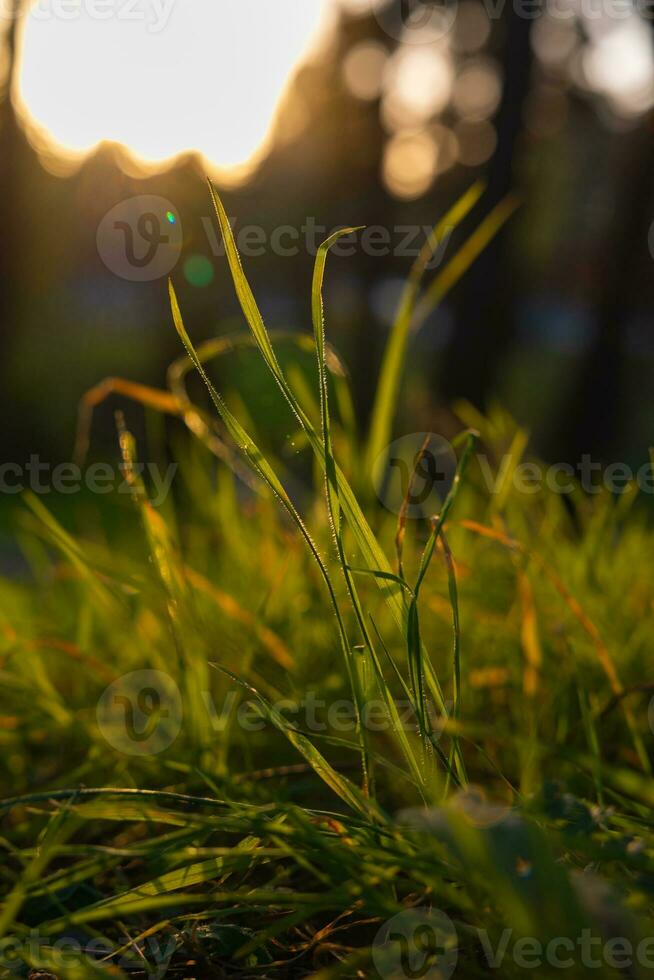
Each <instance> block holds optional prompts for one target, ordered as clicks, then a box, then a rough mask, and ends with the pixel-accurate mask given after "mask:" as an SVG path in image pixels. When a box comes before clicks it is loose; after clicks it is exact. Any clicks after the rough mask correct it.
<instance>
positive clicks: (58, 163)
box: [0, 0, 654, 465]
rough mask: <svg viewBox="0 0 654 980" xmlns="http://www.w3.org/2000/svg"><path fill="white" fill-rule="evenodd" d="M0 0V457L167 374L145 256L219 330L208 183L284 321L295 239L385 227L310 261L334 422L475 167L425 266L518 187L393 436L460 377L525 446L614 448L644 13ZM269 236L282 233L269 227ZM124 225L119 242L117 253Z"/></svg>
mask: <svg viewBox="0 0 654 980" xmlns="http://www.w3.org/2000/svg"><path fill="white" fill-rule="evenodd" d="M0 8H1V9H2V13H1V14H0V31H1V32H2V48H1V50H0V77H1V83H2V90H1V102H0V130H1V136H0V139H1V143H0V215H1V218H2V221H1V224H0V227H1V229H2V237H1V238H0V402H1V408H2V420H3V424H2V442H3V453H2V455H3V458H4V459H5V460H12V461H17V462H18V463H19V464H22V463H23V462H24V461H25V460H27V459H28V458H29V457H30V455H31V454H39V455H40V457H41V458H42V459H43V460H46V461H47V462H49V463H51V464H52V465H54V464H55V463H57V462H58V461H61V460H68V459H70V456H71V451H72V445H73V440H74V434H75V419H76V413H77V406H78V403H79V400H80V397H81V396H82V395H83V393H84V392H85V391H86V390H87V389H89V388H90V387H91V386H93V385H94V384H96V383H97V382H99V381H100V380H101V379H103V378H104V377H107V376H120V377H126V378H129V379H132V380H135V381H139V382H141V383H144V384H150V385H155V386H163V385H164V384H165V372H166V368H167V366H168V364H169V363H170V361H172V360H173V359H174V358H175V357H177V356H178V355H179V353H180V349H179V342H178V339H177V337H176V335H175V332H174V330H173V327H172V324H171V318H170V314H169V308H168V301H167V295H166V275H167V274H168V272H170V273H171V275H172V277H173V280H174V282H175V284H176V287H177V290H178V293H179V295H180V300H181V304H182V308H183V310H184V314H185V320H186V323H187V327H188V328H189V331H190V332H191V334H192V336H193V337H194V338H195V339H198V340H200V339H202V338H204V337H210V336H214V335H215V334H216V333H221V332H226V331H229V330H237V329H242V327H243V323H242V320H241V318H240V317H239V313H238V306H237V303H236V300H235V297H234V294H233V288H232V286H231V282H230V278H229V275H228V270H227V264H226V262H225V259H224V258H223V257H221V255H220V254H216V253H219V252H220V244H219V242H218V241H217V237H216V230H215V223H214V222H213V220H212V218H211V207H210V201H209V197H208V193H207V187H206V183H205V179H204V178H205V176H206V175H210V176H211V177H212V178H213V179H214V180H215V182H216V184H217V186H218V187H219V188H220V189H221V191H222V192H223V194H224V199H225V202H226V207H227V210H228V213H229V215H230V216H233V217H234V219H235V220H236V227H237V229H238V228H239V227H240V228H243V227H247V226H256V228H255V231H254V232H248V234H251V237H250V238H249V239H248V242H250V244H251V247H250V248H249V250H248V254H247V256H246V257H245V258H244V263H245V266H246V271H247V274H248V276H249V277H250V280H251V283H252V285H253V289H254V292H255V295H256V296H257V298H258V301H259V304H260V306H261V308H262V311H263V313H264V317H265V318H266V321H267V324H268V325H269V326H270V327H271V328H280V329H284V330H293V331H295V330H298V331H305V332H306V331H309V330H310V282H311V272H312V266H313V259H314V255H313V254H311V252H312V249H311V247H310V246H306V247H305V242H307V241H309V240H311V238H312V234H313V241H314V242H316V241H317V242H319V241H320V240H321V238H322V237H324V235H321V234H320V230H321V229H322V230H324V232H325V234H326V232H327V231H328V230H332V229H334V228H335V227H337V226H339V225H368V226H375V227H380V228H382V229H386V230H388V233H389V236H390V244H391V247H390V248H386V249H384V248H383V247H377V248H376V249H372V248H368V249H361V248H355V249H353V250H352V254H351V255H340V256H336V257H334V258H333V259H332V260H331V264H330V266H329V270H328V282H327V288H326V300H327V311H328V329H329V336H330V338H331V340H332V342H333V344H334V346H335V347H336V349H337V350H338V351H339V353H340V354H341V355H342V357H343V360H344V361H345V363H346V364H347V366H348V369H349V371H350V374H351V378H352V384H353V391H354V398H355V402H356V410H357V418H358V424H359V425H360V426H361V427H362V428H364V427H365V425H366V420H367V417H368V413H369V411H370V408H371V400H372V395H373V392H374V380H375V378H376V376H377V372H378V368H379V364H380V359H381V354H382V351H383V347H384V343H385V339H386V336H387V333H388V330H389V327H390V324H391V322H392V319H393V316H394V314H395V311H396V306H397V301H398V297H399V291H400V289H401V287H402V282H403V280H404V278H405V277H406V275H407V273H408V271H409V269H410V267H411V263H412V261H413V256H412V254H407V252H408V251H410V246H411V245H413V246H414V247H415V246H416V244H417V245H418V246H419V245H421V244H422V243H423V241H424V236H425V233H426V232H425V229H426V228H427V227H428V226H430V225H432V224H434V223H435V222H436V220H437V219H438V218H439V217H440V216H441V215H442V214H443V213H444V212H445V211H446V210H447V208H448V207H449V206H450V205H451V204H452V203H454V201H455V200H456V199H457V197H459V196H460V195H461V194H462V193H463V192H464V191H465V190H466V189H467V188H468V187H470V185H471V184H473V183H474V181H476V180H478V179H482V178H483V179H484V180H485V181H486V190H485V193H484V194H483V195H482V197H481V198H480V200H479V201H478V203H477V205H476V206H475V208H474V209H473V210H472V212H471V213H470V214H469V215H468V217H467V219H466V221H465V223H464V225H463V226H462V227H461V228H459V229H457V231H456V233H455V234H454V235H452V236H451V239H448V240H447V241H446V242H445V243H444V250H443V261H446V260H447V258H448V256H450V255H452V254H454V251H455V249H456V246H457V244H459V243H460V242H461V241H463V240H464V239H465V237H466V236H467V235H469V234H470V233H471V232H472V231H473V230H474V228H475V227H476V226H478V225H479V223H480V222H481V221H482V220H483V218H484V216H485V215H487V214H488V213H489V212H490V211H491V210H492V208H493V207H494V206H495V205H496V204H497V203H498V202H499V201H500V200H502V199H503V198H504V197H505V196H506V195H507V194H508V193H510V192H514V193H516V194H518V195H519V197H520V200H521V202H522V203H521V206H520V208H519V209H518V210H517V211H516V213H515V214H514V216H513V217H512V218H511V220H510V221H509V222H508V223H507V224H506V226H505V227H504V229H503V230H502V231H501V233H500V234H498V235H497V237H496V238H495V239H494V240H493V242H492V243H491V244H490V245H489V247H488V248H487V249H486V251H485V252H484V254H483V255H482V257H481V258H480V259H478V260H477V262H476V263H475V264H474V266H473V267H472V269H471V270H470V271H469V273H468V274H467V275H466V277H465V278H464V279H463V281H462V282H460V283H459V284H458V285H457V286H456V288H455V289H454V291H453V292H452V293H451V295H450V296H449V297H448V298H447V301H446V302H445V303H444V304H443V305H442V306H441V308H440V309H439V310H438V312H437V313H435V314H433V315H432V316H431V317H430V319H429V320H428V322H427V323H425V324H424V326H423V327H422V328H421V330H420V331H419V332H418V333H417V334H416V336H415V337H414V338H413V339H412V346H411V348H410V353H409V365H408V378H407V382H406V386H405V394H404V400H403V406H402V417H401V418H398V420H397V423H396V428H397V432H398V434H402V433H403V432H405V431H414V430H429V429H432V430H433V431H442V427H443V425H444V424H445V423H443V422H442V420H443V418H445V417H446V415H447V412H448V411H449V408H448V406H451V405H453V404H455V403H456V401H457V399H461V398H465V399H467V400H469V401H471V402H472V403H473V404H474V405H476V406H477V407H478V408H480V409H482V410H485V409H487V408H488V407H489V406H491V405H492V404H494V403H495V402H498V403H501V404H502V405H503V406H505V407H506V408H507V409H508V411H510V412H511V413H512V414H513V415H514V416H515V417H516V418H517V419H518V421H520V422H521V423H523V424H524V425H525V426H527V427H528V428H529V429H530V431H531V432H532V435H533V440H534V446H535V449H536V450H537V451H538V452H539V453H540V454H541V455H543V456H544V457H546V458H547V459H549V460H552V461H554V460H556V461H566V460H567V461H571V462H576V461H577V460H578V459H579V457H580V455H581V454H582V453H585V452H587V453H593V454H594V455H597V457H598V458H599V459H604V460H607V461H608V460H615V459H619V460H622V461H625V462H629V463H631V464H633V465H637V464H639V463H640V462H642V461H644V460H645V459H646V458H647V447H648V445H649V441H650V440H651V438H652V431H653V423H654V385H653V383H652V378H653V377H654V373H653V367H654V364H653V361H654V295H653V276H652V271H653V259H652V254H651V249H650V245H651V244H654V234H650V225H651V222H652V220H653V219H654V201H653V200H652V198H653V195H654V138H653V137H654V133H653V125H652V124H653V120H654V21H653V20H652V16H651V14H652V11H651V9H650V7H649V5H647V6H645V5H643V6H641V7H640V8H639V7H637V6H634V5H633V4H632V3H631V2H629V0H542V2H540V0H458V3H456V2H455V0H451V2H449V3H448V2H446V3H444V4H443V3H440V4H436V3H433V2H428V0H391V2H388V0H275V2H274V3H266V2H262V0H136V2H135V0H41V2H39V3H36V4H33V3H30V2H26V0H25V2H21V0H0ZM143 196H147V197H151V196H156V198H157V199H158V200H159V199H162V200H163V201H164V202H166V205H165V208H164V214H165V216H167V217H164V219H162V220H164V221H166V220H167V221H168V223H169V225H170V227H169V228H168V230H167V231H168V233H167V236H166V241H167V242H168V244H169V245H170V241H171V236H172V246H173V248H174V249H175V250H176V251H175V255H174V258H175V260H176V261H175V262H174V265H173V267H172V268H170V269H169V268H168V267H166V268H162V269H156V268H155V269H154V270H153V271H152V270H151V269H150V268H149V266H148V257H149V256H148V249H149V248H150V244H151V245H152V247H153V249H154V251H156V247H157V242H158V241H159V240H160V239H161V236H162V234H163V231H162V227H161V225H160V224H159V222H158V219H157V221H156V222H155V224H154V225H148V223H147V221H146V223H145V225H141V226H138V227H137V228H134V227H132V228H131V229H130V226H129V225H130V220H131V219H130V218H129V216H128V217H127V218H125V216H124V215H125V207H128V208H129V204H128V205H125V203H124V202H129V201H130V200H131V199H133V198H142V197H143ZM114 209H117V210H114ZM107 215H109V217H108V218H107V217H106V216H107ZM121 215H122V216H123V217H122V218H121ZM112 216H113V217H112ZM150 217H152V215H150ZM114 219H115V220H114ZM121 221H122V224H121ZM103 222H104V223H103ZM107 228H108V229H109V232H108V233H107V234H108V235H109V238H107V237H103V236H104V235H105V231H106V229H107ZM289 228H290V229H295V230H298V231H300V241H299V247H297V248H293V247H292V245H291V244H289V243H292V242H293V241H294V238H293V237H292V236H291V237H290V238H289V237H288V229H289ZM407 228H413V229H414V232H413V233H412V234H413V237H412V240H411V243H409V245H408V246H407V243H406V235H407V232H406V231H401V229H407ZM103 229H104V230H103ZM280 229H286V231H280ZM312 229H314V230H315V229H317V230H315V231H314V232H312ZM398 229H400V231H398ZM165 230H166V229H165V228H164V231H165ZM116 234H118V236H119V237H118V240H116V239H115V238H114V240H113V241H112V240H111V235H114V236H115V235H116ZM139 234H141V236H142V239H143V240H142V241H141V242H139V240H138V235H139ZM135 235H136V237H134V236H135ZM121 236H122V237H121ZM403 240H404V246H403ZM273 242H274V243H275V244H274V246H273V244H272V243H273ZM121 243H122V249H123V251H122V257H121V255H119V254H117V252H116V249H117V248H118V247H119V246H120V245H121ZM149 243H150V244H149ZM262 243H263V244H262ZM130 246H131V248H132V251H133V253H134V256H136V260H135V262H133V263H129V262H128V264H127V265H125V262H124V259H125V252H126V250H129V248H130ZM112 250H113V251H112ZM314 251H315V249H314ZM373 252H374V253H375V254H372V253H373ZM291 253H297V254H291ZM127 254H129V251H128V252H127ZM153 254H154V253H153ZM151 271H152V275H150V272H151ZM262 397H263V396H262ZM117 404H118V400H117V399H115V398H114V399H112V400H111V402H110V403H108V405H107V406H104V407H103V408H102V409H101V410H100V412H99V414H98V417H97V419H96V423H95V426H94V437H93V438H94V446H95V451H96V452H97V453H99V454H100V455H101V454H102V452H103V451H105V449H106V447H109V446H112V447H115V429H114V428H113V421H112V412H113V409H114V408H115V407H116V405H117ZM130 411H132V410H130ZM138 411H139V410H138V409H134V410H133V411H132V414H133V415H136V414H138ZM107 451H108V450H107ZM112 452H114V454H115V448H112Z"/></svg>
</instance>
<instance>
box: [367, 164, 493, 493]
mask: <svg viewBox="0 0 654 980" xmlns="http://www.w3.org/2000/svg"><path fill="white" fill-rule="evenodd" d="M483 191H484V184H483V183H482V182H481V181H477V183H475V184H473V185H472V187H470V188H469V190H467V191H466V193H465V194H464V195H463V196H462V197H461V198H460V199H459V200H458V201H457V202H456V204H455V205H454V206H453V207H452V208H450V210H449V211H448V212H447V214H445V215H444V217H443V218H441V220H440V221H439V222H438V223H437V224H436V225H435V227H434V229H433V231H432V233H431V235H430V236H429V238H428V239H427V241H426V242H425V244H424V245H423V247H422V248H421V250H420V254H419V255H418V257H417V259H416V261H415V262H414V263H413V267H412V268H411V272H410V273H409V278H408V280H407V283H406V285H405V287H404V291H403V293H402V296H401V298H400V303H399V307H398V310H397V313H396V316H395V320H394V322H393V327H392V329H391V333H390V336H389V339H388V343H387V345H386V350H385V352H384V359H383V362H382V367H381V373H380V376H379V382H378V385H377V391H376V394H375V401H374V406H373V410H372V415H371V419H372V424H371V428H370V437H369V439H368V445H367V447H366V454H365V463H364V466H365V470H364V472H365V473H366V474H370V473H372V470H373V466H374V463H375V460H376V459H377V457H378V456H379V455H380V454H381V453H382V452H383V451H384V449H385V448H386V446H387V445H388V443H389V441H390V437H391V426H392V420H393V417H394V415H395V413H396V411H397V402H398V394H399V390H400V383H401V379H402V372H403V369H404V362H405V359H406V351H407V344H408V340H409V331H410V329H411V324H412V321H413V314H414V312H415V308H416V303H417V300H418V295H419V292H420V287H421V285H422V280H423V278H424V275H425V272H426V271H427V265H428V264H429V262H430V260H431V258H432V256H433V255H434V253H435V251H436V249H437V248H438V246H439V244H440V242H441V239H442V238H443V235H444V234H445V233H446V232H451V231H453V230H454V229H455V228H456V227H457V226H458V225H459V224H460V223H461V221H463V219H464V218H465V217H466V215H467V214H468V213H469V212H470V211H471V209H472V208H473V207H474V205H475V204H476V203H477V201H478V200H479V198H480V197H481V195H482V193H483Z"/></svg>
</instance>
